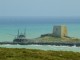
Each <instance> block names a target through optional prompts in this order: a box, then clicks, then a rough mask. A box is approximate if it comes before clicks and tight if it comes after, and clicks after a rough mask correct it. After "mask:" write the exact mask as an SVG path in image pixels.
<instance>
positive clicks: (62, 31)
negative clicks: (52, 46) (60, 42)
mask: <svg viewBox="0 0 80 60" xmlns="http://www.w3.org/2000/svg"><path fill="white" fill-rule="evenodd" d="M53 35H54V36H55V37H61V38H62V37H65V36H67V27H66V26H64V25H61V26H54V28H53Z"/></svg>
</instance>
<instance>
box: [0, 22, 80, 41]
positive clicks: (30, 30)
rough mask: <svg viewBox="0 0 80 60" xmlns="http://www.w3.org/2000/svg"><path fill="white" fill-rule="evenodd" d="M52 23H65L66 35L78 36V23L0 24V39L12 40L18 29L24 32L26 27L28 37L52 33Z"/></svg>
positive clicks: (79, 36)
mask: <svg viewBox="0 0 80 60" xmlns="http://www.w3.org/2000/svg"><path fill="white" fill-rule="evenodd" d="M54 25H66V26H67V30H68V35H69V36H71V37H76V38H80V24H75V23H73V24H70V23H69V24H62V23H60V24H59V23H58V24H57V23H55V24H54V23H53V24H48V23H47V24H17V23H15V24H0V41H13V39H14V38H15V36H16V35H17V31H18V29H19V30H20V32H21V33H22V32H24V29H26V37H27V38H29V39H33V38H37V37H40V35H41V34H46V33H52V31H53V26H54Z"/></svg>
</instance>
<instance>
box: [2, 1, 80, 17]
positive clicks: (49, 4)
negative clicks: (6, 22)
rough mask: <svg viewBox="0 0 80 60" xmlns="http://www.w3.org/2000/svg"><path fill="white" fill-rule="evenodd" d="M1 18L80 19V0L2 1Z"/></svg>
mask: <svg viewBox="0 0 80 60" xmlns="http://www.w3.org/2000/svg"><path fill="white" fill-rule="evenodd" d="M0 16H32V17H33V16H37V17H40V16H48V17H49V16H52V17H80V0H0Z"/></svg>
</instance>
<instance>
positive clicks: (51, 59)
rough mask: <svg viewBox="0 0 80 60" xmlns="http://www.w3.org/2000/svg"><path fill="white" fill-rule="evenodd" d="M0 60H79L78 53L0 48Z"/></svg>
mask: <svg viewBox="0 0 80 60" xmlns="http://www.w3.org/2000/svg"><path fill="white" fill-rule="evenodd" d="M0 60H80V53H79V52H65V51H43V50H34V49H18V48H0Z"/></svg>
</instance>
